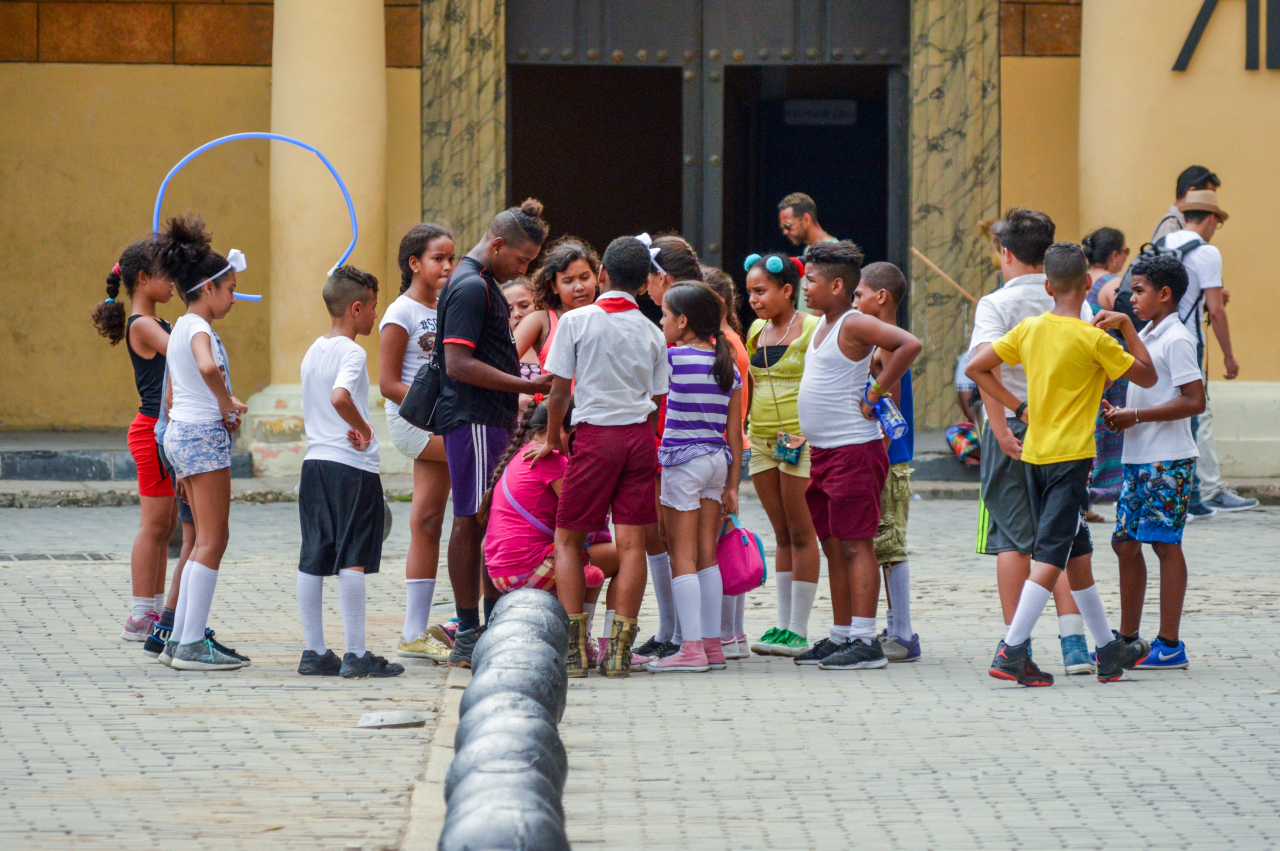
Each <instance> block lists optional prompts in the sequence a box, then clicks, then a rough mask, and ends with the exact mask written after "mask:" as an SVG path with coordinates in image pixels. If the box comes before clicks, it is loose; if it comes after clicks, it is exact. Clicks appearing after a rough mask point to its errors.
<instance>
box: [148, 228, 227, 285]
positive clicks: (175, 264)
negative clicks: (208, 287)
mask: <svg viewBox="0 0 1280 851" xmlns="http://www.w3.org/2000/svg"><path fill="white" fill-rule="evenodd" d="M212 244H213V236H212V235H211V234H210V233H209V232H208V231H207V230H205V229H204V221H203V220H202V219H200V218H199V217H198V216H179V217H175V218H172V219H170V220H169V222H168V225H167V226H166V227H165V229H164V230H163V231H161V232H160V235H159V239H158V240H157V243H156V264H157V267H158V268H159V270H160V272H161V273H162V274H164V275H166V276H167V277H168V278H169V280H171V281H173V282H174V284H175V285H176V286H177V289H178V296H179V297H180V298H181V299H182V301H183V302H184V303H185V304H192V303H193V302H196V301H199V300H200V297H201V296H202V295H204V290H205V288H204V287H199V288H198V289H196V285H197V284H200V283H201V282H203V281H206V280H209V279H211V278H213V277H214V276H220V275H221V274H222V273H223V272H224V271H226V268H227V258H225V257H223V256H222V255H221V254H219V253H218V252H216V251H214V250H213V248H212V247H211V246H212ZM214 285H215V286H220V285H221V284H219V283H218V282H214ZM193 290H194V291H193Z"/></svg>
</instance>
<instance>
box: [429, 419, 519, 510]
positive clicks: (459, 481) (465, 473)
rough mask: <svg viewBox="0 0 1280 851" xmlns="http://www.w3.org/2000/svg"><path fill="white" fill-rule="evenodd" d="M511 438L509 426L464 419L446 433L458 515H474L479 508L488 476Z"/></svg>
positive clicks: (454, 501)
mask: <svg viewBox="0 0 1280 851" xmlns="http://www.w3.org/2000/svg"><path fill="white" fill-rule="evenodd" d="M510 442H511V430H510V429H505V428H498V427H497V426H483V425H477V424H475V423H463V424H462V425H460V426H458V427H457V428H455V429H454V430H453V431H451V432H449V433H447V434H446V435H445V436H444V455H445V459H446V460H447V461H448V462H449V487H450V488H451V489H452V490H453V513H454V514H455V515H457V516H458V517H474V516H475V515H476V512H477V511H479V510H480V500H481V499H482V498H483V497H484V492H485V491H486V490H488V489H489V477H490V476H491V475H493V468H494V467H496V466H497V465H498V459H499V458H501V457H502V453H503V452H506V451H507V444H509V443H510Z"/></svg>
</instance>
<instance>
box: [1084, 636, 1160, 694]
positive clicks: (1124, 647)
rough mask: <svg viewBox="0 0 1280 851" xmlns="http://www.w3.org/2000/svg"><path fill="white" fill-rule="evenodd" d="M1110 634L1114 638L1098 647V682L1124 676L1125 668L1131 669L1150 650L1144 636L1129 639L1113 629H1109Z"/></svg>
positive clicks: (1113, 680) (1105, 681) (1114, 679)
mask: <svg viewBox="0 0 1280 851" xmlns="http://www.w3.org/2000/svg"><path fill="white" fill-rule="evenodd" d="M1111 634H1112V635H1114V636H1115V639H1114V640H1112V641H1111V642H1110V643H1109V644H1105V645H1103V646H1102V647H1099V648H1098V653H1097V655H1098V682H1100V683H1114V682H1115V681H1116V680H1118V679H1120V678H1121V677H1123V676H1124V672H1125V671H1126V670H1133V667H1134V665H1137V664H1138V663H1139V662H1141V661H1142V660H1143V659H1145V658H1147V654H1149V653H1150V652H1151V645H1150V644H1149V643H1148V642H1147V640H1146V639H1145V638H1135V639H1133V640H1132V641H1129V640H1126V639H1123V638H1121V637H1120V633H1118V632H1116V631H1115V630H1114V629H1113V630H1111Z"/></svg>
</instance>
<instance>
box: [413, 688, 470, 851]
mask: <svg viewBox="0 0 1280 851" xmlns="http://www.w3.org/2000/svg"><path fill="white" fill-rule="evenodd" d="M469 682H471V671H470V669H467V668H452V669H450V671H449V678H448V679H447V680H446V681H445V687H444V694H443V695H442V696H441V698H440V706H439V707H438V708H437V710H436V731H435V734H434V735H433V736H432V737H431V743H430V744H429V745H428V746H427V761H426V765H425V766H424V767H423V770H422V775H421V776H420V777H419V778H418V780H417V782H416V783H414V784H413V796H412V797H411V798H410V801H409V824H408V826H407V827H406V828H405V832H404V840H403V841H402V842H401V843H400V848H401V851H435V848H436V844H437V842H438V841H439V839H440V831H441V830H442V829H443V828H444V814H445V805H444V778H445V775H447V774H448V773H449V766H450V764H452V762H453V737H454V734H455V733H457V731H458V705H459V704H460V703H462V692H463V691H464V690H465V689H466V687H467V683H469Z"/></svg>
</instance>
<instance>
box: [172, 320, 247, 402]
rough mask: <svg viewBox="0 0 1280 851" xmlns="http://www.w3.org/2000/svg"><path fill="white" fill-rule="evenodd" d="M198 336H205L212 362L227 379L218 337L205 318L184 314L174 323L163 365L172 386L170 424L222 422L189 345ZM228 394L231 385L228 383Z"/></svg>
mask: <svg viewBox="0 0 1280 851" xmlns="http://www.w3.org/2000/svg"><path fill="white" fill-rule="evenodd" d="M198 334H207V335H208V337H209V350H210V351H211V352H212V353H213V361H214V363H216V364H217V365H218V369H219V370H221V372H222V375H223V379H224V380H225V379H226V376H227V355H226V351H225V350H224V349H223V348H222V345H221V343H219V342H217V335H216V334H214V333H213V326H211V325H210V324H209V323H208V322H207V321H205V319H204V318H202V317H200V316H197V315H196V314H194V313H184V314H182V316H180V317H178V321H177V322H175V323H173V330H172V331H171V332H170V333H169V350H168V351H169V354H168V355H167V357H166V360H165V365H166V366H167V367H168V369H169V381H170V383H171V384H172V385H173V405H172V406H171V407H170V408H169V421H170V422H176V423H187V424H188V425H202V424H204V423H216V422H222V409H221V408H219V407H218V398H217V397H216V396H214V395H213V391H212V390H210V389H209V385H207V384H205V383H204V376H202V375H201V374H200V367H198V366H197V365H196V356H195V352H193V351H191V342H192V340H194V339H195V337H196V335H198ZM227 387H228V390H227V392H228V393H229V392H231V391H230V382H228V384H227Z"/></svg>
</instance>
